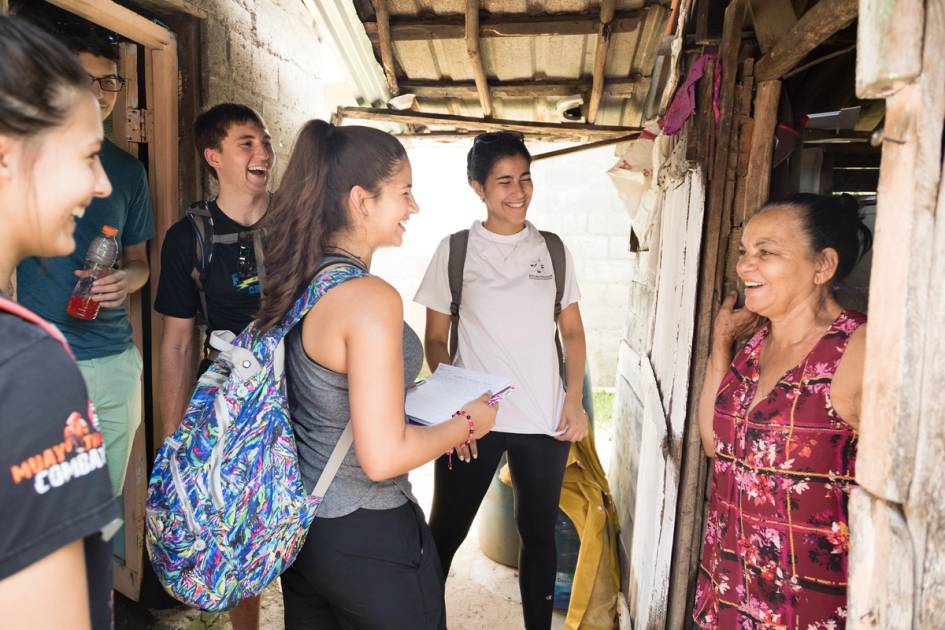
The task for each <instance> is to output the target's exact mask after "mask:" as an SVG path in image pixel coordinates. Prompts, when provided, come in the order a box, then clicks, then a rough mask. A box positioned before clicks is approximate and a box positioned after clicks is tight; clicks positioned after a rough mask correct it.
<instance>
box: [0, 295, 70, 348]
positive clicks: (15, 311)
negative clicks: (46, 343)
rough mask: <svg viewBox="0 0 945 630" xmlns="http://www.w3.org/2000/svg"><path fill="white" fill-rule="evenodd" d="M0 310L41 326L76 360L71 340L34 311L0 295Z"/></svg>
mask: <svg viewBox="0 0 945 630" xmlns="http://www.w3.org/2000/svg"><path fill="white" fill-rule="evenodd" d="M0 311H3V312H6V313H10V314H11V315H16V316H17V317H19V318H20V319H22V320H23V321H25V322H27V323H30V324H33V325H35V326H39V327H40V328H42V329H43V331H45V332H46V334H48V335H49V336H50V337H52V338H53V339H55V340H56V341H58V342H59V343H60V344H62V348H63V350H65V351H66V354H68V355H69V358H71V359H73V360H75V355H74V354H72V348H70V347H69V342H68V341H66V338H65V337H64V336H63V335H62V333H61V332H59V329H58V328H56V327H55V326H53V325H52V324H50V323H49V322H47V321H46V320H45V319H43V318H42V317H40V316H39V315H37V314H36V313H34V312H33V311H31V310H29V309H28V308H26V307H25V306H22V305H20V304H17V303H16V302H14V301H13V300H8V299H7V298H5V297H0Z"/></svg>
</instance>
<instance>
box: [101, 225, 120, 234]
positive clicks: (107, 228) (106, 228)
mask: <svg viewBox="0 0 945 630" xmlns="http://www.w3.org/2000/svg"><path fill="white" fill-rule="evenodd" d="M102 234H104V235H105V236H118V228H114V227H112V226H110V225H103V226H102Z"/></svg>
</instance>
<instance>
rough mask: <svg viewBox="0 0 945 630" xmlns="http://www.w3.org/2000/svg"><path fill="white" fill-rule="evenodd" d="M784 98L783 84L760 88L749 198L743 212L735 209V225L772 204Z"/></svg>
mask: <svg viewBox="0 0 945 630" xmlns="http://www.w3.org/2000/svg"><path fill="white" fill-rule="evenodd" d="M780 98H781V82H780V81H761V82H759V83H758V84H757V93H756V95H755V103H754V111H753V112H752V118H753V119H754V124H753V125H752V129H751V145H750V148H749V150H748V173H747V174H746V175H745V181H744V190H745V196H744V198H743V202H742V205H741V207H740V208H736V209H735V218H734V222H735V225H744V224H745V222H746V221H748V219H749V218H750V217H751V215H753V214H754V213H755V212H757V211H758V208H760V207H761V206H762V205H764V203H765V202H766V201H768V191H769V189H770V184H771V158H772V156H773V155H774V129H775V127H776V126H777V124H778V101H779V99H780Z"/></svg>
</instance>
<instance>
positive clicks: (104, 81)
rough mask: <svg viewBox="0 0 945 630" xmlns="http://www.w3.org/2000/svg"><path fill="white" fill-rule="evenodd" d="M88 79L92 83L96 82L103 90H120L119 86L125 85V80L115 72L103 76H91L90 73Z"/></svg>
mask: <svg viewBox="0 0 945 630" xmlns="http://www.w3.org/2000/svg"><path fill="white" fill-rule="evenodd" d="M89 81H91V83H92V85H95V84H96V83H98V87H99V88H101V89H102V91H103V92H121V88H123V87H125V80H124V79H122V78H121V77H120V76H118V75H117V74H109V75H106V76H104V77H93V76H92V75H91V74H90V75H89Z"/></svg>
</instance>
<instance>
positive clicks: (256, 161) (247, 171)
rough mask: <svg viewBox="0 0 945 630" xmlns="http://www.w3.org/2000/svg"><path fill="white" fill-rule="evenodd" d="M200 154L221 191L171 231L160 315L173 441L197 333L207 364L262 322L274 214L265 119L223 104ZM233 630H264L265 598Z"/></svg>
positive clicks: (167, 428)
mask: <svg viewBox="0 0 945 630" xmlns="http://www.w3.org/2000/svg"><path fill="white" fill-rule="evenodd" d="M194 136H195V138H196V143H197V149H198V150H199V152H200V155H201V156H202V157H203V159H204V161H205V162H206V164H207V166H209V167H210V175H211V176H212V177H213V178H214V179H216V181H217V183H218V185H219V194H218V195H217V197H216V198H215V199H211V200H210V201H202V202H198V203H195V204H193V205H192V206H191V208H190V210H189V211H188V212H187V216H185V217H184V218H183V219H181V220H180V221H178V222H177V223H175V224H174V225H173V226H171V228H170V229H169V230H168V231H167V235H166V237H165V239H164V245H163V247H162V249H161V278H160V280H159V282H158V292H157V299H156V300H155V303H154V308H155V310H157V311H158V312H159V313H161V314H162V315H164V333H163V336H162V337H161V360H160V382H161V391H160V404H161V417H162V419H163V423H164V434H165V435H170V434H172V433H173V432H174V431H175V430H176V429H177V426H178V425H179V424H180V420H181V417H182V416H183V414H184V410H185V408H186V406H187V402H188V401H189V400H190V395H191V393H192V392H193V389H194V382H195V378H194V376H193V369H192V368H193V365H194V358H195V357H194V350H195V347H194V343H193V337H194V330H195V327H196V325H197V323H198V321H199V323H200V325H201V326H200V328H201V329H202V330H201V332H202V333H203V335H202V336H203V339H201V341H202V343H203V353H204V356H203V360H202V361H201V363H200V366H199V372H200V373H203V371H204V370H205V369H206V368H207V367H208V366H209V364H210V359H211V358H212V357H211V352H210V349H209V346H207V344H206V335H208V334H209V333H210V332H212V331H214V330H229V331H232V332H233V333H234V334H239V333H240V332H241V331H242V330H243V328H245V327H246V325H247V324H249V323H250V322H251V321H252V320H253V319H254V318H255V316H256V311H257V310H259V301H260V294H261V287H260V280H259V274H258V273H257V269H256V255H255V248H254V243H255V237H256V232H255V230H256V227H257V224H258V223H259V221H260V220H261V219H262V218H263V216H264V215H265V214H266V210H267V209H268V207H269V192H268V184H269V177H270V174H271V173H272V167H273V163H274V161H275V156H274V153H273V150H272V140H271V138H270V136H269V132H268V130H267V129H266V124H265V122H263V119H262V117H261V116H260V115H259V114H258V113H257V112H256V111H255V110H253V109H252V108H250V107H247V106H245V105H240V104H237V103H221V104H219V105H215V106H214V107H211V108H210V109H208V110H207V111H205V112H203V113H202V114H200V116H198V117H197V120H196V121H195V122H194ZM230 621H231V623H232V626H233V629H234V630H256V629H257V628H258V627H259V598H252V599H249V600H245V601H243V602H242V603H240V604H239V605H238V606H237V607H236V608H235V609H234V610H232V611H231V612H230Z"/></svg>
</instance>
